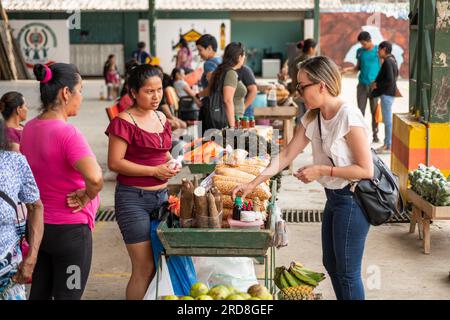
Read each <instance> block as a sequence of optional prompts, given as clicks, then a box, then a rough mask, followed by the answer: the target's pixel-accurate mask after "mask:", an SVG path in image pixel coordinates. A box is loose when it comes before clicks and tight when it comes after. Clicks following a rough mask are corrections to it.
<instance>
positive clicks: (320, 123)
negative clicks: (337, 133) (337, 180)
mask: <svg viewBox="0 0 450 320" xmlns="http://www.w3.org/2000/svg"><path fill="white" fill-rule="evenodd" d="M317 122H318V124H319V135H320V142H321V145H322V149H323V140H322V121H320V111H319V112H318V113H317ZM324 153H325V151H324ZM328 159H330V161H331V163H332V164H333V167H336V165H335V164H334V161H333V159H331V157H328Z"/></svg>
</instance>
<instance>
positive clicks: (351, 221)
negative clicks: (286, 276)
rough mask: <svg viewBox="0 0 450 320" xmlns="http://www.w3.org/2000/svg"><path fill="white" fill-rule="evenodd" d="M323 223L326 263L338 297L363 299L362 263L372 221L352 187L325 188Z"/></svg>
mask: <svg viewBox="0 0 450 320" xmlns="http://www.w3.org/2000/svg"><path fill="white" fill-rule="evenodd" d="M325 193H326V195H327V203H326V205H325V212H324V216H323V222H322V250H323V265H324V267H325V269H326V270H327V272H328V274H329V276H330V278H331V282H332V284H333V289H334V292H335V294H336V298H337V299H338V300H364V299H365V295H364V285H363V282H362V278H361V262H362V257H363V253H364V245H365V242H366V237H367V233H368V232H369V226H370V225H369V222H368V221H367V219H366V217H365V215H364V213H363V212H362V210H361V208H360V207H359V205H358V204H357V203H356V200H355V198H354V195H353V193H352V192H351V191H350V189H349V187H348V186H347V187H345V188H343V189H338V190H330V189H325Z"/></svg>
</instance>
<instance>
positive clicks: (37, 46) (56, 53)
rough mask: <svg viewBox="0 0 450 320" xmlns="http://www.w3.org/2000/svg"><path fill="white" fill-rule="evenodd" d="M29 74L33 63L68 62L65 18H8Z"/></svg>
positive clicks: (31, 71)
mask: <svg viewBox="0 0 450 320" xmlns="http://www.w3.org/2000/svg"><path fill="white" fill-rule="evenodd" d="M9 23H10V25H11V27H12V28H13V36H14V38H16V39H17V40H18V43H19V46H20V50H21V51H22V55H23V58H24V59H25V63H26V65H27V67H28V71H29V73H30V75H32V73H33V67H34V65H35V64H38V63H42V64H47V65H50V64H52V63H55V62H65V63H69V62H70V46H69V29H68V27H67V21H66V20H10V21H9Z"/></svg>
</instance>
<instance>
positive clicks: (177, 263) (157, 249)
mask: <svg viewBox="0 0 450 320" xmlns="http://www.w3.org/2000/svg"><path fill="white" fill-rule="evenodd" d="M159 224H160V221H157V220H152V222H151V227H150V236H151V242H152V248H153V258H154V259H155V260H154V261H155V265H156V264H157V263H158V261H159V255H160V254H161V252H162V251H163V250H164V247H163V245H162V243H161V241H160V240H159V238H158V235H157V234H156V229H158V226H159ZM167 267H168V268H169V273H170V280H171V281H172V287H173V291H174V293H175V295H177V296H188V295H189V291H190V289H191V287H192V285H193V284H195V283H196V282H197V275H196V273H195V267H194V263H193V262H192V258H191V257H183V256H169V257H168V259H167Z"/></svg>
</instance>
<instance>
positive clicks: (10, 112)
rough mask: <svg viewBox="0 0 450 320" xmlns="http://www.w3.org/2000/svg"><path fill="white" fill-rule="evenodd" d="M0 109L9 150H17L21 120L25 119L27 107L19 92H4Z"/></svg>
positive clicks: (20, 132)
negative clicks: (9, 146)
mask: <svg viewBox="0 0 450 320" xmlns="http://www.w3.org/2000/svg"><path fill="white" fill-rule="evenodd" d="M0 111H1V113H2V115H3V119H5V124H6V136H7V138H8V140H9V141H10V145H11V150H12V151H16V152H19V147H20V140H21V138H22V130H23V126H22V124H21V122H23V121H25V120H27V113H28V107H27V104H26V103H25V98H24V97H23V95H22V94H21V93H20V92H16V91H11V92H7V93H5V94H4V95H3V96H2V98H1V99H0Z"/></svg>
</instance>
